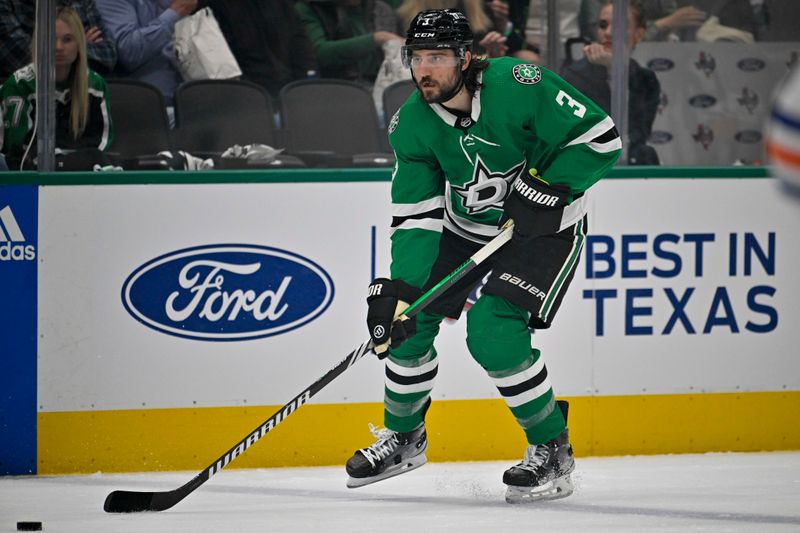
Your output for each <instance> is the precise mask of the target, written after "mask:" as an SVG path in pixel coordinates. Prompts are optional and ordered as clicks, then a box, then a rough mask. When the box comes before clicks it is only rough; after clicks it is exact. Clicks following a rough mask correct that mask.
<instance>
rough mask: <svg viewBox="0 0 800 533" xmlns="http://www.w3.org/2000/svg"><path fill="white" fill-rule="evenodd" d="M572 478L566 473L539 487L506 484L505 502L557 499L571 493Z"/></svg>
mask: <svg viewBox="0 0 800 533" xmlns="http://www.w3.org/2000/svg"><path fill="white" fill-rule="evenodd" d="M573 490H574V488H573V486H572V478H571V477H570V476H569V474H568V475H566V476H563V477H560V478H557V479H554V480H553V481H549V482H548V483H546V484H544V485H542V486H541V487H515V486H512V485H509V486H508V490H506V502H508V503H532V502H540V501H549V500H558V499H561V498H566V497H567V496H569V495H570V494H572V492H573Z"/></svg>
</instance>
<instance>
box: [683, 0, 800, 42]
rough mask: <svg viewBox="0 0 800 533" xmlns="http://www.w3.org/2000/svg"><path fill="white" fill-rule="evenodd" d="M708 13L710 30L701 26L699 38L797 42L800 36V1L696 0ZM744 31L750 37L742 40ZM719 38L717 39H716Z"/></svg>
mask: <svg viewBox="0 0 800 533" xmlns="http://www.w3.org/2000/svg"><path fill="white" fill-rule="evenodd" d="M694 1H695V2H696V3H697V5H698V7H700V8H701V9H703V10H705V11H707V12H708V14H709V19H710V20H709V22H710V23H711V22H713V23H714V25H715V27H713V28H711V31H703V30H704V28H700V29H698V40H700V39H701V37H703V40H721V41H733V42H752V41H753V40H755V41H794V42H797V41H798V40H799V39H800V32H798V30H797V20H798V18H800V2H798V1H797V0H694ZM738 32H745V34H749V36H751V38H750V39H742V38H741V34H739V33H738ZM715 37H716V38H715Z"/></svg>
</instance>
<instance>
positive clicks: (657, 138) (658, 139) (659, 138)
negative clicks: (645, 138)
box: [649, 130, 672, 144]
mask: <svg viewBox="0 0 800 533" xmlns="http://www.w3.org/2000/svg"><path fill="white" fill-rule="evenodd" d="M649 140H650V142H651V143H653V144H666V143H668V142H671V141H672V134H671V133H670V132H668V131H664V130H653V131H652V132H651V133H650V139H649Z"/></svg>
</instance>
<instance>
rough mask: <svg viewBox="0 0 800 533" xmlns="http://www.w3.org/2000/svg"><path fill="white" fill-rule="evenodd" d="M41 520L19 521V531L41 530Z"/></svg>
mask: <svg viewBox="0 0 800 533" xmlns="http://www.w3.org/2000/svg"><path fill="white" fill-rule="evenodd" d="M41 530H42V523H41V522H17V531H41Z"/></svg>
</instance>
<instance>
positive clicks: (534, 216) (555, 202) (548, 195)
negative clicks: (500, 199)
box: [498, 168, 570, 241]
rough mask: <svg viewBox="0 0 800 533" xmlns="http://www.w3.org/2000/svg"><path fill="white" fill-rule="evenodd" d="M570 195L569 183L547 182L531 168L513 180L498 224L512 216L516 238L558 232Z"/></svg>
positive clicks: (514, 237) (528, 237) (523, 238)
mask: <svg viewBox="0 0 800 533" xmlns="http://www.w3.org/2000/svg"><path fill="white" fill-rule="evenodd" d="M569 196H570V188H569V187H568V186H566V185H550V184H549V183H547V182H546V181H544V180H543V179H542V178H541V177H539V175H538V174H537V173H536V169H535V168H532V169H530V171H529V173H528V174H527V175H524V176H519V177H518V178H517V179H516V180H514V184H513V189H512V190H511V194H509V195H508V197H507V198H506V200H505V202H504V203H503V216H501V217H500V223H499V224H498V227H502V226H503V224H505V223H506V222H507V221H508V219H513V220H514V234H513V239H514V240H516V241H520V240H521V241H524V240H527V239H531V238H533V237H538V236H540V235H550V234H553V233H558V230H559V229H560V228H561V216H562V214H563V213H564V207H565V206H566V205H567V201H568V200H569Z"/></svg>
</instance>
